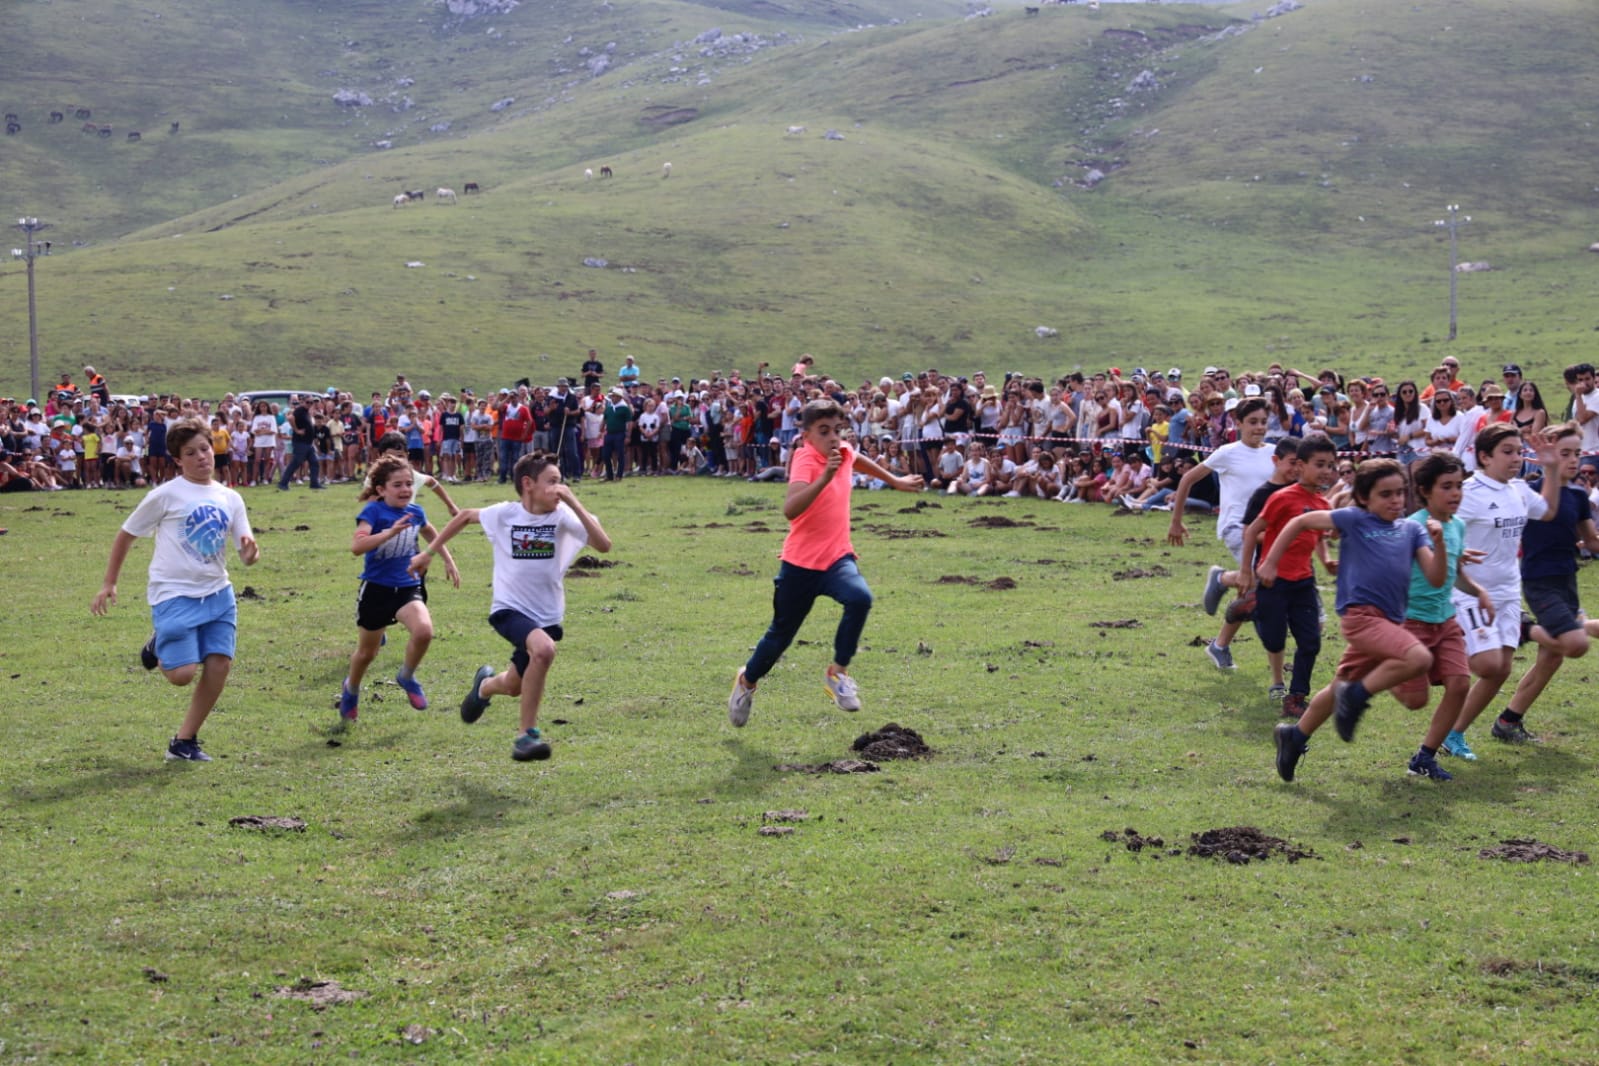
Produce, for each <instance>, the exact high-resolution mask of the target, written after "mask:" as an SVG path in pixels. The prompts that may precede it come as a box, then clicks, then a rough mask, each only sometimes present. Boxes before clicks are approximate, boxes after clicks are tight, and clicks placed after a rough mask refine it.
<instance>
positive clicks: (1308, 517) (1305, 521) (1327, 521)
mask: <svg viewBox="0 0 1599 1066" xmlns="http://www.w3.org/2000/svg"><path fill="white" fill-rule="evenodd" d="M1184 476H1185V478H1186V475H1184ZM1256 521H1259V519H1256ZM1336 528H1337V526H1335V525H1333V518H1332V512H1331V511H1307V512H1305V513H1304V514H1302V515H1296V516H1295V517H1294V518H1291V519H1289V521H1288V524H1287V525H1286V526H1283V531H1282V532H1281V533H1279V534H1277V539H1276V540H1275V541H1273V542H1272V545H1271V551H1269V552H1267V553H1266V558H1265V559H1263V560H1261V563H1260V565H1259V566H1258V567H1256V568H1255V573H1256V574H1258V575H1259V576H1260V583H1261V584H1262V585H1264V586H1266V587H1268V588H1270V587H1271V584H1272V582H1274V581H1276V580H1277V564H1278V563H1279V562H1281V561H1282V557H1283V553H1284V552H1286V551H1287V550H1288V545H1290V544H1292V543H1293V542H1294V540H1295V539H1296V538H1297V537H1298V536H1299V534H1301V533H1303V532H1305V531H1306V530H1312V529H1314V530H1320V531H1321V532H1323V533H1330V532H1332V531H1333V530H1334V529H1336ZM1245 558H1246V559H1247V558H1248V556H1245Z"/></svg>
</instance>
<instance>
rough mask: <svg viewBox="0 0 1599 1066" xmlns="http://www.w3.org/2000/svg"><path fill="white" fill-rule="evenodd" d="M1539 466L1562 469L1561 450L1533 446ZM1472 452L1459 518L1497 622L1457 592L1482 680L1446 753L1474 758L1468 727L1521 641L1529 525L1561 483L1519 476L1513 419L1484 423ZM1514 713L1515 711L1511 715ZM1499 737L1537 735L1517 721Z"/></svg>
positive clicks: (1543, 513) (1551, 509) (1471, 568)
mask: <svg viewBox="0 0 1599 1066" xmlns="http://www.w3.org/2000/svg"><path fill="white" fill-rule="evenodd" d="M1535 443H1536V445H1537V449H1538V461H1539V462H1540V463H1542V464H1543V468H1544V469H1545V470H1553V469H1556V468H1557V466H1558V463H1557V460H1556V458H1555V449H1554V447H1553V446H1552V445H1551V444H1549V443H1548V442H1546V441H1544V440H1542V439H1541V438H1539V439H1537V440H1536V441H1535ZM1473 448H1474V449H1475V452H1476V457H1477V472H1476V473H1474V474H1472V475H1471V477H1469V478H1468V479H1466V483H1465V485H1464V486H1463V494H1462V496H1461V499H1460V511H1459V515H1460V520H1461V521H1462V522H1464V523H1466V547H1467V548H1468V549H1471V550H1474V551H1477V552H1481V553H1482V561H1481V562H1468V563H1467V564H1466V568H1467V571H1468V572H1469V573H1470V574H1471V578H1472V580H1473V581H1475V582H1476V583H1477V584H1478V585H1480V586H1481V587H1482V588H1484V589H1486V590H1487V591H1488V595H1489V597H1490V598H1492V600H1493V617H1492V618H1489V617H1487V616H1485V615H1484V613H1483V612H1482V610H1481V608H1480V607H1479V606H1478V605H1477V600H1476V598H1475V597H1470V596H1466V595H1465V594H1464V593H1457V594H1456V595H1455V617H1456V618H1457V619H1458V620H1459V622H1460V629H1461V631H1462V632H1463V633H1464V634H1465V636H1466V654H1467V655H1468V656H1470V658H1471V672H1472V674H1473V675H1475V676H1476V678H1477V680H1476V681H1474V682H1472V685H1471V690H1470V691H1469V692H1467V693H1466V702H1465V705H1464V706H1463V707H1461V709H1460V716H1459V717H1458V718H1456V719H1455V727H1454V729H1452V730H1450V731H1449V734H1448V735H1447V736H1446V737H1445V738H1444V746H1443V748H1442V749H1441V750H1442V751H1443V753H1444V754H1445V755H1453V756H1456V757H1458V758H1461V759H1467V760H1471V759H1475V758H1476V757H1477V755H1476V753H1475V752H1473V751H1472V750H1471V745H1470V744H1468V743H1467V742H1466V730H1467V729H1468V728H1470V726H1471V723H1472V722H1474V721H1476V720H1477V716H1478V715H1479V714H1481V713H1482V712H1483V711H1484V710H1485V709H1486V708H1487V707H1488V705H1489V704H1490V703H1492V702H1493V700H1494V697H1495V696H1497V695H1498V694H1499V689H1500V688H1501V687H1502V686H1503V685H1504V683H1505V680H1506V679H1507V678H1509V677H1510V667H1511V664H1512V661H1513V658H1514V656H1515V652H1516V648H1517V647H1519V646H1520V645H1521V643H1522V642H1523V639H1524V638H1523V635H1522V616H1521V562H1520V558H1519V556H1520V554H1521V538H1522V534H1523V532H1524V531H1525V529H1526V526H1527V520H1528V519H1529V518H1530V519H1532V520H1533V521H1534V522H1544V521H1548V520H1549V519H1551V518H1553V517H1554V516H1555V512H1556V511H1557V510H1558V509H1559V506H1560V482H1559V479H1558V478H1545V479H1544V483H1543V491H1542V492H1541V493H1539V492H1534V491H1533V490H1532V489H1531V488H1529V487H1528V485H1527V483H1526V482H1525V481H1523V480H1522V479H1521V478H1520V477H1518V476H1517V475H1518V473H1519V472H1520V470H1521V465H1522V460H1523V449H1522V440H1521V434H1520V433H1519V432H1517V430H1516V427H1515V426H1514V425H1511V424H1510V423H1508V422H1496V423H1493V424H1491V425H1488V426H1484V427H1483V429H1482V432H1480V433H1478V434H1477V439H1476V442H1475V443H1474V444H1473ZM1512 713H1514V712H1512ZM1493 736H1494V737H1495V738H1496V739H1499V740H1504V741H1508V742H1510V743H1518V742H1524V741H1526V740H1529V739H1531V735H1530V734H1528V733H1527V731H1526V729H1525V728H1524V727H1523V726H1522V725H1521V721H1520V715H1517V716H1516V718H1515V719H1504V720H1496V721H1495V722H1494V726H1493Z"/></svg>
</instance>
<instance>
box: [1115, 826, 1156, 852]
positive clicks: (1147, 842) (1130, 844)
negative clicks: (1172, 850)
mask: <svg viewBox="0 0 1599 1066" xmlns="http://www.w3.org/2000/svg"><path fill="white" fill-rule="evenodd" d="M1099 839H1101V840H1105V841H1109V842H1110V843H1112V844H1120V845H1122V846H1123V847H1125V848H1126V849H1127V850H1128V851H1143V850H1144V849H1145V848H1149V849H1150V850H1151V851H1159V850H1160V849H1161V848H1164V847H1165V846H1166V841H1165V840H1163V839H1161V838H1160V837H1157V836H1147V837H1146V836H1144V835H1143V834H1142V833H1140V832H1139V831H1138V830H1136V829H1132V828H1128V829H1123V830H1122V831H1121V832H1119V833H1118V832H1117V831H1116V830H1114V829H1107V830H1105V831H1104V832H1103V833H1101V834H1099Z"/></svg>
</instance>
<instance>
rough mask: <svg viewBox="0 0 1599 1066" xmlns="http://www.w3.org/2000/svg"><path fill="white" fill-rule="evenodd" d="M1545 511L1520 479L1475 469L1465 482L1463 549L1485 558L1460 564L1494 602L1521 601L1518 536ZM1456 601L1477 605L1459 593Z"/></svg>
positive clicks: (1546, 509) (1543, 505)
mask: <svg viewBox="0 0 1599 1066" xmlns="http://www.w3.org/2000/svg"><path fill="white" fill-rule="evenodd" d="M1548 510H1549V505H1548V504H1547V503H1546V502H1545V501H1544V498H1543V497H1542V496H1540V495H1538V494H1537V493H1536V492H1533V491H1532V489H1530V488H1529V487H1528V486H1527V483H1526V482H1525V481H1523V480H1521V479H1520V478H1519V477H1518V478H1512V479H1511V480H1510V481H1508V482H1504V481H1495V480H1494V479H1493V478H1491V477H1489V476H1488V475H1487V474H1484V473H1483V472H1482V471H1481V470H1479V471H1477V472H1476V473H1475V474H1473V475H1471V477H1469V478H1467V479H1466V484H1465V487H1464V490H1463V492H1462V494H1461V499H1460V510H1459V511H1458V512H1457V515H1458V516H1459V518H1460V520H1461V521H1463V522H1465V523H1466V549H1467V550H1468V551H1471V550H1475V551H1480V552H1482V553H1484V555H1485V556H1486V558H1484V559H1483V561H1482V562H1480V563H1476V564H1465V563H1463V564H1461V565H1462V568H1463V569H1464V570H1465V572H1466V575H1467V576H1468V577H1470V578H1471V579H1472V580H1473V581H1475V582H1476V583H1477V584H1479V585H1481V586H1482V587H1483V588H1484V589H1486V590H1487V592H1488V595H1490V596H1491V597H1493V599H1494V600H1495V601H1496V602H1500V601H1505V600H1517V599H1519V598H1520V597H1521V561H1520V558H1519V556H1520V554H1521V533H1522V530H1524V529H1525V528H1526V526H1527V521H1528V520H1529V519H1531V520H1533V521H1537V520H1539V519H1541V518H1542V517H1543V516H1544V515H1545V514H1546V513H1547V512H1548ZM1455 597H1456V602H1457V603H1458V602H1460V601H1461V600H1466V601H1468V602H1471V603H1475V602H1476V597H1468V596H1466V595H1465V594H1464V593H1461V592H1458V591H1457V592H1456V593H1455Z"/></svg>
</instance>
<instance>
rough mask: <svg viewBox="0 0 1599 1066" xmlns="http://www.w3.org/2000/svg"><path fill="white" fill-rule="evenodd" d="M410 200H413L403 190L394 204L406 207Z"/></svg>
mask: <svg viewBox="0 0 1599 1066" xmlns="http://www.w3.org/2000/svg"><path fill="white" fill-rule="evenodd" d="M410 202H411V198H410V197H409V196H407V195H405V193H403V192H402V193H401V194H400V195H398V196H396V197H395V198H394V206H395V207H404V206H405V205H406V204H408V203H410Z"/></svg>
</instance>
